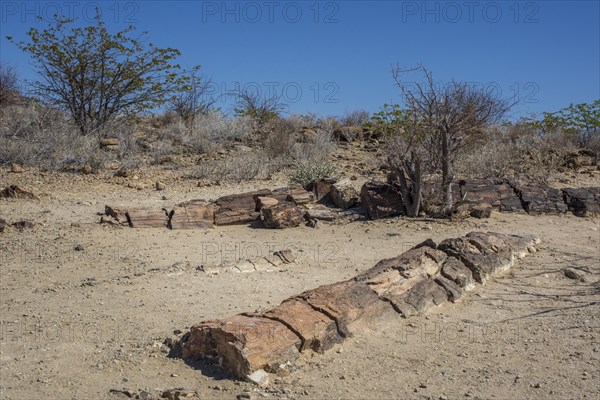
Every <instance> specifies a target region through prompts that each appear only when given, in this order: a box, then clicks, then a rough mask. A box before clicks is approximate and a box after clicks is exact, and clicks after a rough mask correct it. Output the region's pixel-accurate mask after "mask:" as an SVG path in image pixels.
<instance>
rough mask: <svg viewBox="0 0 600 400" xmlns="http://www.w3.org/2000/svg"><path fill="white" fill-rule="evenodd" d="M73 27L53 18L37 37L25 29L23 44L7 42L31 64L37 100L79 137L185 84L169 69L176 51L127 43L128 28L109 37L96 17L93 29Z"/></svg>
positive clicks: (142, 42) (133, 39)
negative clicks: (66, 119) (61, 115)
mask: <svg viewBox="0 0 600 400" xmlns="http://www.w3.org/2000/svg"><path fill="white" fill-rule="evenodd" d="M74 23H75V21H74V20H71V19H65V18H62V19H61V18H59V17H56V18H55V19H54V20H53V21H52V22H50V23H49V24H48V27H47V28H45V29H43V30H41V31H40V30H38V29H37V28H31V29H30V30H29V31H28V32H27V35H28V36H29V40H28V41H27V42H18V43H17V42H15V41H14V40H13V39H12V38H10V37H9V38H8V39H9V40H10V41H12V42H13V43H14V44H16V45H17V46H18V47H19V48H20V49H21V50H23V51H24V52H26V53H29V55H30V56H31V57H32V58H33V61H34V65H35V67H36V69H37V73H38V74H39V76H40V78H41V79H40V80H39V81H37V82H35V83H34V86H35V89H37V93H38V94H39V96H40V97H41V98H42V99H43V100H44V101H47V102H49V103H51V104H54V105H56V106H59V107H61V108H63V109H64V110H66V111H67V112H68V113H69V114H70V115H71V117H72V118H73V119H74V121H75V123H76V125H77V126H78V127H79V129H80V132H81V133H83V134H88V133H90V132H93V131H94V130H97V129H99V128H100V127H102V126H104V125H105V124H106V123H107V122H109V121H111V120H113V119H114V118H115V117H116V116H122V115H129V114H133V113H138V112H142V111H145V110H148V109H152V108H154V107H156V106H159V105H161V104H163V103H164V102H165V100H166V97H167V94H168V93H169V92H170V90H172V89H173V87H174V86H175V85H177V84H183V83H185V82H182V81H181V80H180V79H179V78H178V77H179V74H178V71H179V70H180V66H179V65H177V64H174V63H173V60H174V59H175V58H176V57H177V56H179V55H180V53H179V51H178V50H176V49H173V48H165V49H162V48H158V47H155V46H154V45H153V44H151V43H146V41H145V38H146V35H147V33H146V32H144V33H142V34H141V35H140V36H137V37H133V36H132V32H133V30H134V28H133V27H132V26H130V27H128V28H126V29H125V30H122V31H120V32H117V33H115V34H111V33H110V32H109V31H108V30H107V29H106V27H105V25H104V22H102V21H101V19H100V17H99V15H98V16H97V17H96V21H95V24H94V25H90V26H86V27H77V26H75V24H74Z"/></svg>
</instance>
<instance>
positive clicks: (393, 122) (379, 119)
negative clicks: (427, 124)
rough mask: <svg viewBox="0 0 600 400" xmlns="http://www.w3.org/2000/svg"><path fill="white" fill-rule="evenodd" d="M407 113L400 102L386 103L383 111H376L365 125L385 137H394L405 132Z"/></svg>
mask: <svg viewBox="0 0 600 400" xmlns="http://www.w3.org/2000/svg"><path fill="white" fill-rule="evenodd" d="M406 122H407V113H406V111H405V110H403V109H402V108H400V105H398V104H384V105H383V107H382V108H381V111H379V112H376V113H374V114H373V115H372V116H371V118H370V119H369V120H368V121H367V122H365V126H367V127H368V128H370V129H371V130H372V131H373V132H375V133H379V134H381V135H383V136H384V137H385V138H388V139H390V138H393V137H396V136H398V135H400V134H401V133H403V132H404V129H405V128H406Z"/></svg>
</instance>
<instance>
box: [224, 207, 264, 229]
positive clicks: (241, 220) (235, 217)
mask: <svg viewBox="0 0 600 400" xmlns="http://www.w3.org/2000/svg"><path fill="white" fill-rule="evenodd" d="M259 217H260V213H258V212H256V211H254V210H247V209H237V210H228V209H223V208H221V209H219V210H217V211H216V212H215V225H219V226H222V225H237V224H247V223H250V222H252V221H256V220H257V219H258V218H259Z"/></svg>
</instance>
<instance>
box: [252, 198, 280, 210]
mask: <svg viewBox="0 0 600 400" xmlns="http://www.w3.org/2000/svg"><path fill="white" fill-rule="evenodd" d="M254 201H255V202H256V207H255V208H254V211H260V209H261V208H263V207H272V206H276V205H277V204H279V200H277V199H276V198H274V197H266V196H257V197H256V198H255V199H254Z"/></svg>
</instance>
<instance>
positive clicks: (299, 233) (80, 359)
mask: <svg viewBox="0 0 600 400" xmlns="http://www.w3.org/2000/svg"><path fill="white" fill-rule="evenodd" d="M156 173H157V174H159V175H160V174H162V175H161V179H162V180H165V181H167V182H168V184H167V190H165V191H156V190H154V189H153V188H152V180H154V179H156V178H155V177H153V176H152V174H151V173H146V174H141V175H140V176H139V181H140V182H144V184H145V188H144V189H142V190H136V189H132V188H129V187H127V185H126V182H127V181H128V180H131V179H132V178H113V177H112V173H110V172H109V171H108V172H105V173H103V174H100V175H90V176H83V175H79V174H66V173H60V174H40V173H39V172H36V171H30V172H25V173H23V174H11V173H8V172H6V170H2V171H1V172H0V184H1V186H2V187H4V186H5V185H7V184H19V185H21V186H22V187H24V188H27V189H29V190H32V191H33V192H34V193H36V194H38V195H39V196H40V200H39V201H35V200H2V201H0V218H4V219H6V220H8V221H9V222H15V221H17V220H21V219H27V220H31V221H33V222H35V223H36V226H35V227H34V228H33V229H29V230H24V231H23V232H19V231H17V230H16V229H9V230H7V231H6V232H4V233H3V234H0V241H1V242H0V243H1V246H0V251H1V252H0V265H1V266H0V277H1V283H0V296H1V302H0V316H1V321H0V322H1V324H0V329H1V330H0V374H1V375H0V397H1V398H3V399H35V398H44V399H117V398H125V396H124V395H122V394H114V393H111V392H110V390H111V389H122V388H130V389H131V390H133V391H140V390H147V391H149V392H151V393H153V394H154V395H157V394H160V393H161V391H162V390H165V389H170V388H178V387H182V388H187V389H189V390H195V391H197V392H198V393H199V394H200V397H201V398H211V399H212V398H215V399H233V398H235V397H236V396H237V395H239V394H241V393H246V394H248V395H250V396H253V397H256V398H300V399H302V398H305V399H332V398H340V399H365V398H369V399H371V398H372V399H379V398H403V399H404V398H417V399H419V398H422V399H459V398H484V399H488V398H495V399H509V398H510V399H542V398H548V399H550V398H558V399H582V398H587V399H597V398H600V284H599V283H598V279H599V278H600V257H599V256H600V231H599V227H600V225H599V220H598V219H592V218H578V217H575V216H572V215H565V216H562V217H561V216H541V217H534V216H528V215H525V214H499V213H495V214H493V216H492V218H491V219H489V220H473V219H471V220H467V221H463V222H452V223H451V222H423V221H421V222H419V221H411V220H408V219H403V218H400V219H391V220H387V221H377V222H366V221H355V222H352V223H348V224H341V225H329V224H325V226H324V227H323V228H321V229H312V228H308V227H304V226H302V227H298V228H294V229H287V230H282V231H274V230H265V229H252V228H249V227H246V226H235V227H217V228H215V229H209V230H182V231H169V230H167V229H132V228H120V227H112V226H104V225H99V224H97V222H98V220H99V217H98V215H96V213H97V212H102V211H103V209H104V205H105V204H128V205H129V204H131V205H145V206H160V207H163V206H172V205H174V204H176V203H177V202H180V201H184V200H189V199H192V198H206V199H214V198H216V197H218V196H220V195H223V194H229V193H237V192H242V191H245V190H252V189H258V188H262V187H270V188H274V187H278V186H282V185H283V184H284V183H285V182H283V181H277V180H275V181H267V182H260V183H252V184H242V185H233V186H232V185H230V186H218V187H205V188H198V187H196V185H195V183H196V182H195V181H193V180H185V179H178V180H176V181H172V180H168V178H169V177H173V176H177V173H176V172H174V171H160V172H156ZM359 181H360V180H359ZM359 181H357V182H359ZM591 183H593V182H591ZM357 184H358V183H357ZM588 184H590V182H588ZM596 184H597V183H596ZM163 196H164V199H163ZM472 230H489V231H499V232H510V233H519V232H524V233H535V234H537V235H539V236H540V237H541V238H542V240H543V245H542V246H541V247H542V250H541V251H540V252H538V253H536V254H533V255H531V256H529V257H527V258H525V259H524V260H521V261H520V262H519V263H518V264H517V265H516V266H515V267H514V268H513V269H512V270H511V271H510V272H508V273H507V274H505V275H503V276H501V277H498V278H496V279H493V280H492V281H490V282H488V283H487V284H486V285H485V286H483V287H482V286H478V287H477V288H476V289H475V290H474V291H472V292H470V293H469V294H468V295H467V296H466V297H465V298H464V299H463V300H462V301H461V302H460V303H457V304H451V303H448V304H446V305H443V306H442V307H440V308H438V309H436V310H435V311H433V312H431V313H430V314H429V315H427V316H426V317H416V318H412V319H409V320H403V319H401V318H398V319H394V320H390V321H384V322H382V324H381V325H380V326H375V327H373V328H374V330H373V332H371V333H369V334H364V335H357V336H355V337H353V338H351V339H348V340H347V341H345V342H344V343H343V345H341V346H338V347H336V348H334V349H332V350H330V351H328V352H327V353H325V354H324V355H316V354H312V355H311V354H309V355H305V356H303V357H304V358H303V359H302V360H300V362H299V363H297V366H298V368H296V369H295V370H294V371H293V372H292V373H291V374H290V375H288V376H282V377H280V378H278V379H277V381H276V382H275V383H274V384H273V385H272V386H271V387H270V388H268V389H259V388H257V387H255V386H254V385H252V384H250V383H247V382H239V381H233V380H229V379H224V377H223V376H222V375H221V374H220V373H219V371H218V370H217V369H216V368H214V367H211V366H210V365H207V364H202V363H200V364H198V365H196V366H190V365H187V364H186V363H185V362H183V361H182V360H179V359H173V358H169V357H167V350H168V349H167V348H166V347H165V346H164V345H163V344H162V342H163V341H164V339H165V338H168V337H171V336H173V334H174V331H177V330H181V331H185V330H186V329H187V328H189V327H190V326H191V325H192V324H194V323H197V322H199V321H201V320H204V319H211V318H219V317H225V316H229V315H233V314H236V313H239V312H244V311H253V310H264V309H268V308H270V307H273V306H275V305H276V304H278V303H279V302H280V301H282V300H284V299H285V298H287V297H289V296H292V295H295V294H297V293H299V292H302V291H304V290H307V289H310V288H314V287H316V286H319V285H322V284H326V283H331V282H336V281H339V280H342V279H347V278H350V277H351V276H353V275H356V274H357V272H359V271H362V270H365V269H367V268H369V267H371V266H372V265H373V264H374V263H376V262H377V261H379V260H380V259H382V258H386V257H392V256H395V255H398V254H400V253H402V252H403V251H404V250H406V249H408V248H410V247H411V246H412V245H414V244H416V243H418V242H420V241H422V240H424V239H426V238H433V239H434V240H436V241H439V240H442V239H444V238H447V237H456V236H460V235H463V234H465V233H466V232H469V231H472ZM77 245H80V247H79V248H81V247H82V248H83V249H82V250H80V251H78V250H75V247H77ZM285 248H290V249H292V250H293V251H294V253H295V255H296V256H297V258H298V260H297V262H296V263H294V264H290V265H286V266H285V267H284V268H283V269H282V270H281V271H278V272H255V273H247V274H235V273H221V274H218V275H207V274H205V273H203V272H202V271H200V270H198V269H197V267H199V266H201V265H203V264H207V263H218V262H221V261H228V260H229V261H231V260H242V259H245V258H247V257H248V256H252V255H255V254H258V255H268V253H269V252H270V251H272V250H281V249H285ZM567 267H574V268H581V269H583V270H584V271H587V277H588V279H587V282H582V281H576V280H572V279H568V278H567V277H565V276H564V274H563V272H562V271H563V269H564V268H567ZM194 367H195V368H194Z"/></svg>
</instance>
